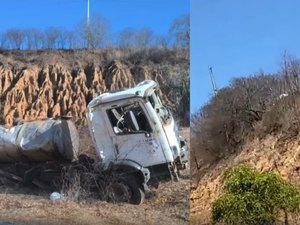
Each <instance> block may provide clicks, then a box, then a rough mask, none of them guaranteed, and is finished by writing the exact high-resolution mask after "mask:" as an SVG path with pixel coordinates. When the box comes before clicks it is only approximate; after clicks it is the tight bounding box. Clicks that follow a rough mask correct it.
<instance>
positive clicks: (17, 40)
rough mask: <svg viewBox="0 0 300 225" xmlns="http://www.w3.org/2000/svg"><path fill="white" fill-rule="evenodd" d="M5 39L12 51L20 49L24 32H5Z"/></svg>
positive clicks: (16, 30)
mask: <svg viewBox="0 0 300 225" xmlns="http://www.w3.org/2000/svg"><path fill="white" fill-rule="evenodd" d="M6 37H7V39H8V42H9V43H10V47H11V48H13V49H21V48H22V45H23V43H24V37H25V34H24V31H23V30H21V29H16V28H13V29H9V30H7V31H6Z"/></svg>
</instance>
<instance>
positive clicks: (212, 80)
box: [208, 66, 218, 95]
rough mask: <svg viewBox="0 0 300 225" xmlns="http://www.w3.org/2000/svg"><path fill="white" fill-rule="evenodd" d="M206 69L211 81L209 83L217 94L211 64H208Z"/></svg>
mask: <svg viewBox="0 0 300 225" xmlns="http://www.w3.org/2000/svg"><path fill="white" fill-rule="evenodd" d="M208 70H209V76H210V81H211V85H212V88H213V91H214V94H215V95H217V93H218V89H217V85H216V81H215V77H214V73H213V69H212V67H211V66H209V67H208Z"/></svg>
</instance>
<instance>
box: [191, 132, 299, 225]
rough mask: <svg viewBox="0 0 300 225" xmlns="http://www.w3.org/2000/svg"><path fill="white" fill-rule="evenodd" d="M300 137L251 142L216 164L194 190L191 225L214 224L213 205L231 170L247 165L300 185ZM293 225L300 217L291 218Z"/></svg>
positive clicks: (276, 137) (270, 138) (297, 222)
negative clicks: (222, 179)
mask: <svg viewBox="0 0 300 225" xmlns="http://www.w3.org/2000/svg"><path fill="white" fill-rule="evenodd" d="M299 145H300V136H299V135H298V136H294V137H285V136H284V135H280V134H278V135H276V136H273V135H268V136H267V137H265V138H264V139H259V138H256V139H254V140H251V141H249V142H247V143H246V144H245V145H244V146H243V148H242V150H241V151H240V152H239V153H236V154H234V155H231V156H229V157H226V158H224V159H222V160H221V161H220V162H219V163H217V164H216V165H213V166H212V167H211V168H210V169H209V171H208V172H207V173H206V174H205V175H204V176H203V177H202V179H201V180H200V181H199V183H198V185H197V188H196V189H194V190H192V191H191V196H190V204H191V224H195V225H196V224H197V225H200V224H201V225H202V224H210V222H211V220H210V215H211V205H212V202H213V201H214V200H215V199H216V198H217V197H218V196H219V194H220V191H221V188H222V184H221V176H222V174H223V173H224V171H225V170H226V169H227V168H230V167H231V166H233V165H236V164H239V163H246V164H249V165H252V166H254V167H255V168H257V169H259V170H266V171H274V172H276V173H278V174H280V175H281V176H282V177H283V178H285V179H288V180H290V181H291V182H293V183H295V184H297V185H300V147H299ZM290 221H291V222H292V224H300V218H299V217H295V218H291V219H290Z"/></svg>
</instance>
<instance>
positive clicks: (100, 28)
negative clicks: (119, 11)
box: [79, 16, 110, 48]
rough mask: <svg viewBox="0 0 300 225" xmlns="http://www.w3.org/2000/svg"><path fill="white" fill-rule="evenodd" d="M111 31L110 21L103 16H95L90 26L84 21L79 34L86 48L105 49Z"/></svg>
mask: <svg viewBox="0 0 300 225" xmlns="http://www.w3.org/2000/svg"><path fill="white" fill-rule="evenodd" d="M109 29H110V28H109V23H108V20H107V19H106V18H104V17H101V16H94V17H93V18H92V20H91V21H90V23H89V24H87V22H86V21H83V22H82V23H81V24H80V25H79V33H80V35H81V37H82V40H83V43H84V46H85V47H86V48H101V47H105V46H106V44H107V41H108V34H109Z"/></svg>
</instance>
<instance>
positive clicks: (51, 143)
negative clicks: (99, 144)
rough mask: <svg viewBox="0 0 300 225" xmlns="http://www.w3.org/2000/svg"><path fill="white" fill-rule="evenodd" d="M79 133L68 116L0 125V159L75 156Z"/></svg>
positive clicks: (20, 159)
mask: <svg viewBox="0 0 300 225" xmlns="http://www.w3.org/2000/svg"><path fill="white" fill-rule="evenodd" d="M78 149H79V135H78V132H77V129H76V127H75V125H74V124H73V123H72V122H71V121H70V120H64V119H47V120H38V121H32V122H24V123H23V124H19V125H17V126H14V127H12V128H5V127H3V126H0V162H20V161H29V162H30V161H35V162H38V161H51V160H66V161H72V160H75V159H77V156H78Z"/></svg>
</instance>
